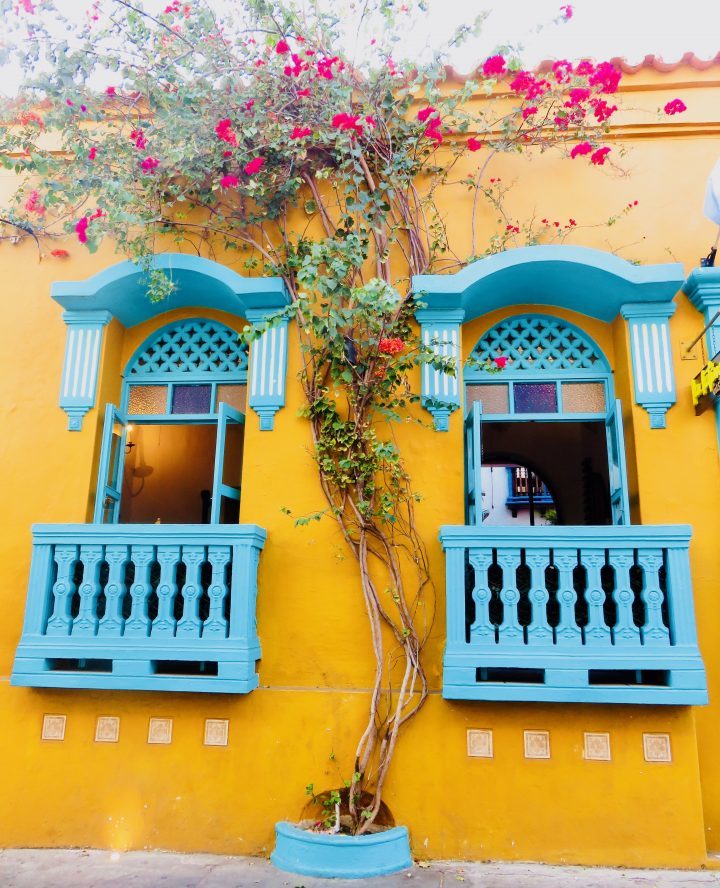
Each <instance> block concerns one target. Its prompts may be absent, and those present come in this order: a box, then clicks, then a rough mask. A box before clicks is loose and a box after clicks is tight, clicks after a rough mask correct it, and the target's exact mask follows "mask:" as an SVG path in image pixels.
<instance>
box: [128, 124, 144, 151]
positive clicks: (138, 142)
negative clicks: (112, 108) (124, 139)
mask: <svg viewBox="0 0 720 888" xmlns="http://www.w3.org/2000/svg"><path fill="white" fill-rule="evenodd" d="M130 141H131V142H134V143H135V147H136V148H137V149H138V150H140V151H142V149H143V148H145V147H146V145H147V139H146V138H145V133H144V132H143V131H142V130H141V129H134V130H133V131H132V132H131V133H130Z"/></svg>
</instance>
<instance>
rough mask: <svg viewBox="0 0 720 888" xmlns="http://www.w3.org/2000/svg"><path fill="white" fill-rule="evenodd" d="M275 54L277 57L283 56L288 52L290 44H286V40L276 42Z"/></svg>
mask: <svg viewBox="0 0 720 888" xmlns="http://www.w3.org/2000/svg"><path fill="white" fill-rule="evenodd" d="M275 52H276V53H277V54H278V55H285V54H286V53H288V52H290V44H289V43H288V42H287V40H278V42H277V43H276V44H275Z"/></svg>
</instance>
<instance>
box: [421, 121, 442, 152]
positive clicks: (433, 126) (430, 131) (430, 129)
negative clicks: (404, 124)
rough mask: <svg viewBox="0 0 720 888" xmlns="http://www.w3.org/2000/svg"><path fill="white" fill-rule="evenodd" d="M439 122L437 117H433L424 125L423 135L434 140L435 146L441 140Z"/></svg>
mask: <svg viewBox="0 0 720 888" xmlns="http://www.w3.org/2000/svg"><path fill="white" fill-rule="evenodd" d="M440 123H441V121H440V118H439V117H433V119H432V120H431V121H429V122H428V125H427V126H426V127H425V133H424V135H425V136H426V137H427V138H428V139H432V140H433V142H435V147H437V146H438V145H439V144H440V143H441V142H442V140H443V137H442V133H441V132H440Z"/></svg>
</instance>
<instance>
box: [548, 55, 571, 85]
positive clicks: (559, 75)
mask: <svg viewBox="0 0 720 888" xmlns="http://www.w3.org/2000/svg"><path fill="white" fill-rule="evenodd" d="M552 72H553V74H554V75H555V80H557V82H558V83H567V81H568V80H569V79H570V75H571V74H572V72H573V66H572V62H569V61H568V60H567V59H558V60H557V61H556V62H553V66H552Z"/></svg>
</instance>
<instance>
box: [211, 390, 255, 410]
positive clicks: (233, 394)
mask: <svg viewBox="0 0 720 888" xmlns="http://www.w3.org/2000/svg"><path fill="white" fill-rule="evenodd" d="M246 395H247V386H246V385H219V386H218V387H217V399H216V400H217V404H221V403H224V404H229V405H230V406H231V407H234V408H235V409H236V410H239V411H240V412H241V413H245V402H246Z"/></svg>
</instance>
